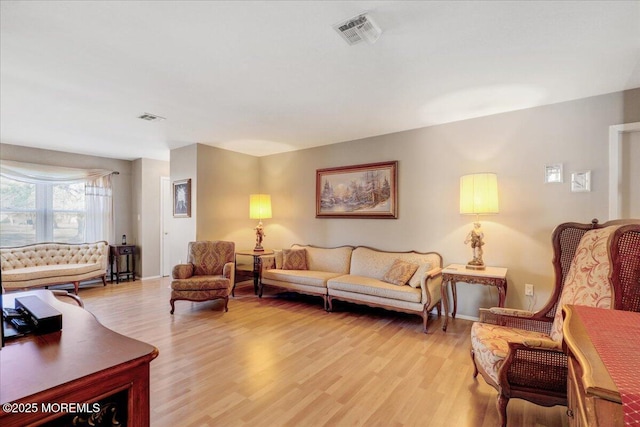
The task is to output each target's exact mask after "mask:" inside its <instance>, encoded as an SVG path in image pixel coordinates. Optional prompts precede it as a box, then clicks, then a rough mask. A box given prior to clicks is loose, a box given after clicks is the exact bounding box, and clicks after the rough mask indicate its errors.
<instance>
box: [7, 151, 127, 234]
mask: <svg viewBox="0 0 640 427" xmlns="http://www.w3.org/2000/svg"><path fill="white" fill-rule="evenodd" d="M112 174H113V171H110V170H106V169H76V168H66V167H60V166H51V165H39V164H35V163H22V162H14V161H9V160H0V175H2V176H4V177H6V178H9V179H13V180H15V181H22V182H28V183H31V184H41V183H48V184H55V183H59V184H69V183H74V182H84V183H85V204H86V223H85V241H86V242H96V241H98V240H106V241H108V242H110V243H114V242H115V234H114V233H115V226H114V224H115V218H114V214H113V196H112V188H111V175H112Z"/></svg>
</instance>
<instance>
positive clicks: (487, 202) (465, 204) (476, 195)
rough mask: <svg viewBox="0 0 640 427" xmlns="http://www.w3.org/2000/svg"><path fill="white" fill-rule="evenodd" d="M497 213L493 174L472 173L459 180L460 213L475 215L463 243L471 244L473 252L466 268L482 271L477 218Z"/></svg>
mask: <svg viewBox="0 0 640 427" xmlns="http://www.w3.org/2000/svg"><path fill="white" fill-rule="evenodd" d="M498 212H499V209H498V177H497V175H496V174H495V173H474V174H470V175H464V176H462V177H461V178H460V213H461V214H465V215H476V221H475V222H474V223H473V230H471V231H470V232H469V234H468V235H467V237H466V239H465V241H464V243H465V244H467V243H471V249H472V251H473V259H472V260H471V261H469V262H468V263H467V268H469V269H473V270H484V268H485V266H484V261H483V260H482V255H483V249H482V246H483V245H484V232H483V231H482V228H481V226H480V221H479V218H478V217H479V215H486V214H497V213H498Z"/></svg>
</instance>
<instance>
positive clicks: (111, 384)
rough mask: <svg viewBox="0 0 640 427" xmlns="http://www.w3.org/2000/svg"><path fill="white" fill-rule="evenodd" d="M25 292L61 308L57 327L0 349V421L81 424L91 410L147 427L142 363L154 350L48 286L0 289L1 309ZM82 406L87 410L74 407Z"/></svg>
mask: <svg viewBox="0 0 640 427" xmlns="http://www.w3.org/2000/svg"><path fill="white" fill-rule="evenodd" d="M27 295H35V296H37V297H38V298H40V299H42V300H43V301H45V302H47V303H48V304H49V305H51V306H53V307H54V308H55V309H56V310H58V311H59V312H61V313H62V330H61V331H58V332H53V333H49V334H43V335H27V336H24V337H21V338H15V339H10V340H7V342H6V343H5V346H4V347H3V348H2V349H1V350H0V378H1V379H2V381H0V425H2V426H3V427H21V426H25V425H43V424H45V423H46V424H45V425H46V426H47V427H49V426H69V425H72V424H73V425H78V426H88V425H93V424H92V423H95V420H89V416H90V415H92V414H93V415H94V417H98V416H100V415H102V417H103V418H105V417H109V419H111V417H115V418H116V419H117V421H119V422H120V423H121V425H126V426H128V427H148V426H149V423H150V422H149V366H150V365H149V364H150V362H151V361H152V360H153V359H155V358H156V356H158V349H157V348H155V347H154V346H152V345H149V344H146V343H143V342H141V341H137V340H134V339H132V338H128V337H125V336H124V335H120V334H118V333H116V332H114V331H112V330H110V329H108V328H106V327H104V326H102V325H101V324H100V323H99V322H98V321H97V320H96V318H95V317H94V316H93V314H91V313H90V312H88V311H86V310H84V309H83V308H80V307H78V306H75V305H72V304H67V303H64V302H61V301H59V300H58V299H56V298H55V296H54V295H53V294H52V293H51V292H50V291H46V290H37V291H28V292H15V293H8V294H4V295H3V306H4V307H14V299H15V298H19V297H22V296H27ZM65 405H66V406H65ZM87 407H89V408H90V410H89V413H88V414H86V413H83V414H79V413H76V412H75V411H77V410H78V409H86V408H87ZM65 408H66V409H68V411H65V410H64V409H65ZM74 418H76V420H75V422H74V421H73V419H74ZM95 425H98V424H95Z"/></svg>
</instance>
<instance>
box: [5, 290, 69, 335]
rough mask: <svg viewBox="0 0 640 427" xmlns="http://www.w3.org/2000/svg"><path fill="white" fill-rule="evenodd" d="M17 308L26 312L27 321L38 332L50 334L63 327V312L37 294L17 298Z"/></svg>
mask: <svg viewBox="0 0 640 427" xmlns="http://www.w3.org/2000/svg"><path fill="white" fill-rule="evenodd" d="M15 306H16V309H21V310H23V311H24V313H25V317H26V319H25V320H26V321H27V322H30V323H31V324H32V325H33V329H34V331H35V332H36V333H38V334H48V333H50V332H56V331H59V330H60V329H62V313H60V312H59V311H58V310H56V309H55V308H53V307H51V306H50V305H49V304H47V303H46V302H44V301H42V300H41V299H40V298H38V297H36V296H28V297H21V298H16V303H15Z"/></svg>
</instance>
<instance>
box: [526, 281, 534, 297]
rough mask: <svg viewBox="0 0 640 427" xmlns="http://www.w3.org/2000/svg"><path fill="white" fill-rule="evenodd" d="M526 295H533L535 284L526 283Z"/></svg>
mask: <svg viewBox="0 0 640 427" xmlns="http://www.w3.org/2000/svg"><path fill="white" fill-rule="evenodd" d="M524 296H526V297H532V296H533V285H532V284H531V283H527V284H525V285H524Z"/></svg>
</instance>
